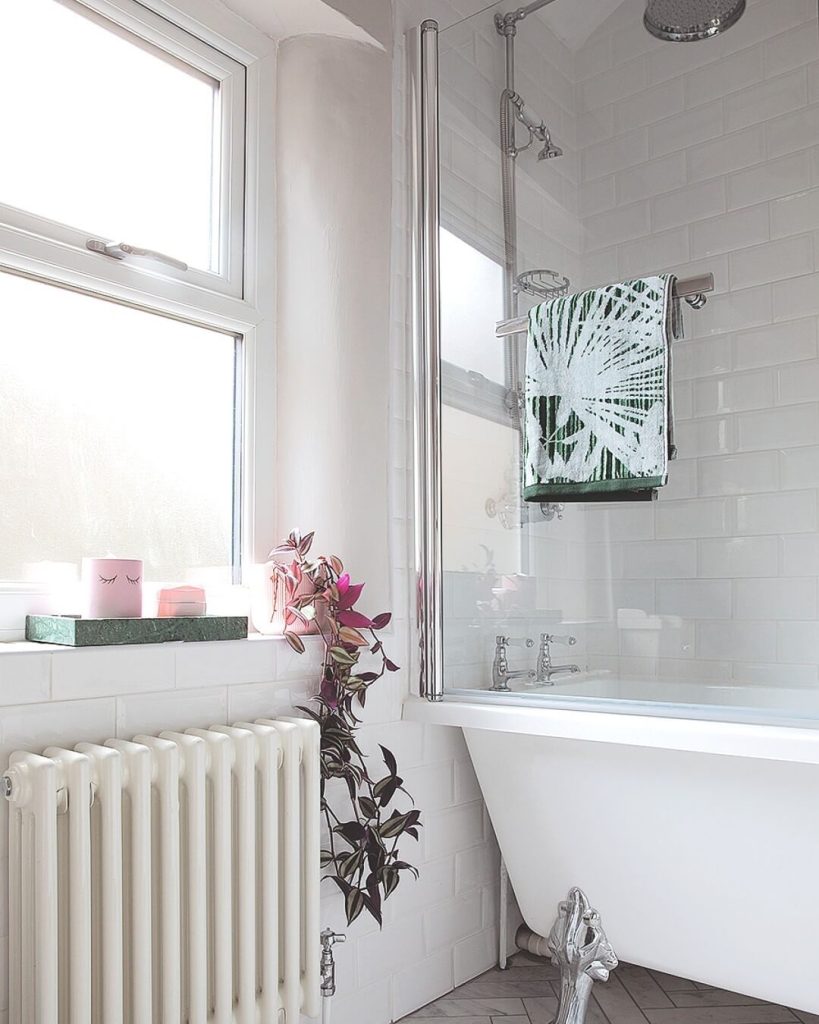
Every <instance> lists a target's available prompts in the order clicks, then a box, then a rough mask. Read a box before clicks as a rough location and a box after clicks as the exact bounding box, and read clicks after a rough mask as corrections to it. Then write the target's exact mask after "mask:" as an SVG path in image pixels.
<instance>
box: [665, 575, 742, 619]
mask: <svg viewBox="0 0 819 1024" xmlns="http://www.w3.org/2000/svg"><path fill="white" fill-rule="evenodd" d="M657 613H658V614H659V615H679V616H680V617H681V618H683V619H730V618H731V583H730V581H729V580H700V579H692V580H658V581H657Z"/></svg>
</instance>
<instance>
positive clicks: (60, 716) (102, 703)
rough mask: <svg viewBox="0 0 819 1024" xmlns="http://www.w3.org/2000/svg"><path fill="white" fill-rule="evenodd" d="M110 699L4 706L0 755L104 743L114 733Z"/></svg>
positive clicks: (1, 720) (0, 734)
mask: <svg viewBox="0 0 819 1024" xmlns="http://www.w3.org/2000/svg"><path fill="white" fill-rule="evenodd" d="M115 710H116V704H115V701H114V699H112V698H106V699H98V700H71V701H50V702H48V703H44V704H26V705H24V706H22V707H20V706H15V707H9V708H4V710H3V714H2V715H0V743H2V747H0V758H5V757H7V756H8V755H9V754H10V753H11V752H12V751H13V750H30V751H32V752H33V753H35V754H36V753H40V752H41V751H43V750H44V749H45V748H46V747H48V746H52V745H53V746H64V747H69V748H73V747H74V745H75V744H77V743H81V742H89V743H104V742H105V740H107V739H110V738H111V737H112V736H114V735H115V728H116V715H115Z"/></svg>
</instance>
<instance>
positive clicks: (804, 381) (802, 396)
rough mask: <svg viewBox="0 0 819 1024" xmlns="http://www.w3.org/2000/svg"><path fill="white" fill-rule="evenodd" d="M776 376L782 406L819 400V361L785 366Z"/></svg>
mask: <svg viewBox="0 0 819 1024" xmlns="http://www.w3.org/2000/svg"><path fill="white" fill-rule="evenodd" d="M776 376H777V400H778V402H779V403H780V405H796V404H798V403H799V402H811V401H817V400H819V360H816V359H814V360H812V361H810V362H806V363H792V364H791V365H790V366H783V367H781V368H780V369H779V370H778V371H777V375H776Z"/></svg>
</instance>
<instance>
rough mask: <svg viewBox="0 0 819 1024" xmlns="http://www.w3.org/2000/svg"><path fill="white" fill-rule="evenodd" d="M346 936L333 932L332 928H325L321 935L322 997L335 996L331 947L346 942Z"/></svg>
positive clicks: (334, 966) (334, 972)
mask: <svg viewBox="0 0 819 1024" xmlns="http://www.w3.org/2000/svg"><path fill="white" fill-rule="evenodd" d="M346 941H347V936H346V935H344V934H342V933H341V932H334V931H333V929H332V928H325V929H324V931H323V932H322V933H321V994H322V996H334V995H335V994H336V961H335V957H334V956H333V946H334V945H335V944H336V943H337V942H346Z"/></svg>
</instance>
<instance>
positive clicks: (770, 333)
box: [733, 317, 817, 370]
mask: <svg viewBox="0 0 819 1024" xmlns="http://www.w3.org/2000/svg"><path fill="white" fill-rule="evenodd" d="M816 355H817V343H816V320H815V319H814V318H812V317H806V318H805V319H803V320H788V321H783V322H780V323H777V324H770V325H767V326H765V327H757V328H754V329H753V330H750V331H739V332H738V333H737V334H735V335H734V336H733V365H734V368H735V369H737V370H749V369H753V368H755V367H759V366H778V365H780V364H781V363H788V362H796V361H799V360H802V359H811V358H814V357H815V356H816Z"/></svg>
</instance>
